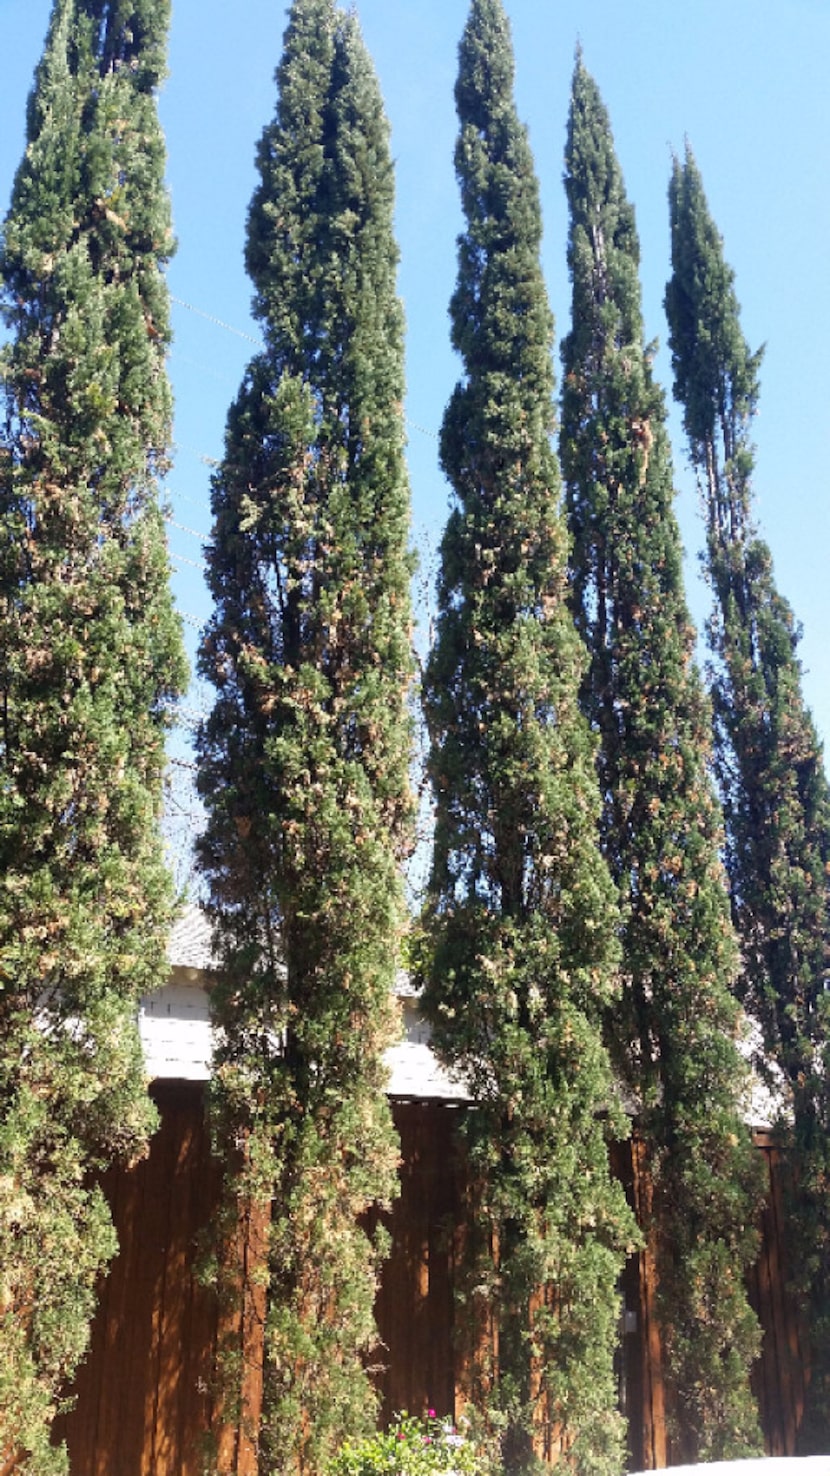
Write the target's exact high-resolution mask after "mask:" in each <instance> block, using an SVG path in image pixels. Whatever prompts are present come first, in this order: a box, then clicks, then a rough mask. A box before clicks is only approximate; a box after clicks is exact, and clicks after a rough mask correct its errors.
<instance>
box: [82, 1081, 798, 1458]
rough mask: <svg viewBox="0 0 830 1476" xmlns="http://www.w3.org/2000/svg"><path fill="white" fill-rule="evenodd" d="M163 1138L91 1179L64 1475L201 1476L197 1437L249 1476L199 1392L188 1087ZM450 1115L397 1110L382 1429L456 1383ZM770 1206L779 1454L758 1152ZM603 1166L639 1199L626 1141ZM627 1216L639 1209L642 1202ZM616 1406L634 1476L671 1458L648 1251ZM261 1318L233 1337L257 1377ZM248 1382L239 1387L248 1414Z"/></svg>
mask: <svg viewBox="0 0 830 1476" xmlns="http://www.w3.org/2000/svg"><path fill="white" fill-rule="evenodd" d="M154 1095H155V1097H156V1101H157V1103H158V1106H159V1109H160V1113H161V1127H160V1129H159V1132H158V1133H157V1134H156V1137H155V1138H154V1140H153V1144H152V1148H151V1151H150V1154H149V1157H148V1158H147V1159H146V1160H144V1161H143V1162H142V1163H140V1164H138V1165H137V1166H136V1167H135V1168H133V1169H132V1170H130V1171H129V1172H119V1171H114V1172H111V1173H110V1174H109V1175H107V1176H106V1178H105V1180H104V1188H105V1191H106V1193H107V1196H108V1198H109V1201H110V1204H111V1206H112V1209H113V1214H114V1218H115V1223H116V1227H117V1230H118V1235H119V1241H120V1245H121V1251H120V1254H119V1255H118V1257H117V1259H116V1260H115V1262H114V1264H113V1267H112V1270H111V1272H110V1275H109V1277H108V1278H107V1279H106V1281H105V1282H104V1284H103V1286H102V1293H101V1301H100V1306H99V1311H98V1316H97V1318H96V1322H95V1325H94V1329H93V1337H92V1346H91V1350H90V1354H89V1357H88V1359H87V1361H86V1363H85V1364H84V1366H83V1368H82V1369H81V1371H80V1374H79V1376H78V1379H77V1382H76V1386H75V1393H76V1396H77V1401H76V1405H75V1408H74V1410H73V1411H72V1412H71V1413H70V1414H69V1415H66V1416H64V1417H62V1418H61V1419H60V1420H59V1421H58V1422H57V1424H56V1427H55V1435H56V1438H61V1439H66V1440H67V1442H68V1445H69V1451H70V1458H71V1465H72V1471H73V1473H75V1476H202V1473H203V1471H204V1450H205V1441H206V1439H207V1438H208V1437H212V1438H213V1439H214V1440H217V1441H218V1442H219V1448H220V1451H221V1470H222V1472H223V1476H256V1459H255V1454H254V1451H253V1448H252V1446H251V1444H250V1443H249V1442H248V1441H247V1440H246V1439H245V1436H244V1432H243V1433H241V1432H240V1431H239V1430H237V1429H235V1428H230V1427H229V1426H227V1425H223V1424H222V1419H221V1412H220V1411H219V1410H217V1409H216V1408H215V1407H214V1404H213V1400H212V1395H211V1372H212V1361H213V1357H214V1352H215V1347H216V1341H217V1333H218V1323H217V1314H216V1308H215V1305H214V1303H213V1300H212V1298H211V1296H210V1294H209V1293H208V1292H206V1291H205V1290H204V1289H203V1288H202V1287H200V1285H199V1284H198V1282H197V1279H196V1277H195V1275H194V1263H195V1256H196V1245H197V1241H198V1236H199V1233H200V1231H202V1230H203V1229H204V1227H205V1226H206V1224H207V1223H208V1221H209V1219H210V1215H211V1211H212V1208H213V1206H214V1205H215V1203H216V1196H217V1193H218V1187H219V1176H218V1170H217V1165H216V1164H215V1162H214V1161H213V1160H212V1159H211V1156H210V1152H209V1146H208V1140H207V1132H206V1127H205V1122H204V1114H203V1090H202V1088H201V1086H200V1085H198V1084H194V1083H174V1082H164V1083H159V1084H158V1085H157V1086H156V1088H155V1091H154ZM459 1110H463V1109H459V1108H457V1107H452V1106H450V1105H448V1104H445V1103H440V1102H398V1103H396V1104H395V1107H394V1111H395V1120H396V1125H397V1128H398V1131H399V1133H400V1135H401V1147H402V1168H401V1197H400V1199H399V1200H398V1202H397V1204H396V1206H395V1209H394V1212H393V1214H392V1216H391V1218H390V1229H391V1232H392V1253H391V1256H390V1258H389V1260H388V1262H387V1264H386V1267H385V1270H384V1275H383V1281H382V1285H381V1288H380V1292H379V1296H378V1302H377V1309H376V1310H377V1320H378V1326H379V1330H380V1335H381V1338H382V1342H383V1350H382V1356H383V1361H384V1363H385V1365H386V1367H385V1371H384V1373H383V1374H382V1375H381V1376H380V1391H381V1396H382V1403H383V1414H384V1417H385V1418H388V1417H390V1416H391V1415H392V1414H393V1413H395V1412H396V1411H398V1410H400V1409H409V1410H411V1411H421V1410H424V1409H426V1408H427V1407H431V1408H435V1409H437V1410H439V1412H441V1413H451V1412H452V1411H453V1410H454V1407H455V1403H456V1399H457V1396H458V1392H459V1388H460V1385H461V1384H462V1382H463V1379H462V1378H461V1376H460V1375H461V1373H462V1372H463V1371H462V1370H459V1368H458V1367H457V1353H456V1343H455V1339H454V1336H453V1315H454V1305H453V1271H454V1261H455V1257H456V1255H457V1253H458V1238H457V1237H458V1226H459V1223H460V1219H461V1187H462V1182H463V1176H462V1171H461V1168H460V1163H459V1158H458V1153H457V1149H456V1142H455V1138H456V1134H455V1127H456V1124H457V1120H458V1112H459ZM759 1151H761V1152H763V1154H764V1156H765V1162H766V1166H767V1173H768V1176H769V1185H770V1194H769V1200H768V1206H767V1210H766V1212H765V1217H764V1224H763V1249H762V1254H761V1257H760V1260H759V1263H758V1266H757V1268H756V1271H755V1274H754V1277H753V1282H752V1286H751V1288H750V1290H751V1294H752V1297H753V1299H754V1303H755V1306H756V1310H757V1311H758V1313H759V1316H760V1319H761V1322H762V1326H763V1327H764V1329H765V1339H764V1353H763V1357H762V1359H761V1360H760V1362H759V1367H758V1370H757V1392H758V1397H759V1402H760V1408H761V1412H762V1419H763V1423H764V1429H765V1434H766V1438H767V1444H768V1449H769V1453H770V1454H791V1453H792V1452H793V1451H794V1449H795V1440H796V1433H797V1428H798V1422H799V1418H800V1414H801V1407H802V1404H803V1360H802V1349H801V1343H800V1340H799V1334H798V1328H797V1326H796V1323H795V1321H794V1319H793V1316H792V1312H791V1307H790V1305H789V1303H788V1300H787V1297H786V1276H785V1271H784V1264H783V1250H782V1239H781V1164H780V1161H779V1156H778V1153H777V1151H776V1149H775V1148H774V1146H773V1144H772V1142H771V1140H769V1139H768V1138H762V1139H760V1140H759ZM614 1167H615V1171H616V1172H617V1173H618V1174H619V1176H620V1178H621V1179H622V1180H623V1182H624V1183H625V1185H626V1188H627V1191H628V1193H629V1195H630V1196H631V1198H632V1201H633V1202H634V1203H636V1202H637V1200H638V1198H639V1197H640V1196H642V1195H644V1194H647V1192H648V1186H647V1181H646V1178H645V1175H644V1174H643V1172H642V1158H641V1149H640V1146H639V1145H638V1144H637V1142H636V1140H635V1141H634V1142H633V1143H632V1144H625V1145H620V1146H619V1147H618V1149H617V1150H616V1153H615V1159H614ZM639 1207H640V1209H641V1210H642V1209H643V1208H644V1206H643V1204H642V1203H641V1204H640V1206H639ZM621 1290H622V1301H623V1309H624V1310H623V1324H622V1331H623V1336H622V1338H621V1344H620V1356H619V1367H618V1374H619V1387H620V1401H621V1406H622V1408H623V1410H624V1412H625V1414H626V1416H627V1418H628V1425H629V1459H630V1463H631V1466H632V1468H649V1467H650V1468H657V1467H661V1466H664V1465H666V1464H667V1462H668V1461H669V1460H670V1459H679V1458H680V1457H681V1455H682V1453H681V1452H677V1451H673V1450H671V1448H670V1445H669V1443H668V1440H667V1435H666V1419H665V1399H664V1391H663V1382H662V1375H661V1361H660V1339H659V1332H658V1328H657V1323H656V1319H655V1316H654V1277H653V1273H652V1258H651V1256H650V1255H649V1253H648V1251H646V1253H645V1254H643V1255H642V1256H639V1257H634V1258H632V1260H631V1261H630V1263H629V1265H628V1266H627V1268H626V1272H625V1275H624V1278H623V1283H622V1288H621ZM261 1320H262V1319H261V1309H257V1308H252V1309H251V1315H250V1318H249V1323H248V1325H247V1326H246V1327H245V1328H244V1329H242V1331H241V1336H242V1338H243V1341H245V1343H246V1351H247V1353H248V1354H249V1357H250V1358H251V1363H252V1366H253V1368H254V1370H256V1369H257V1367H258V1353H257V1348H256V1347H255V1346H254V1344H255V1342H256V1339H257V1337H258V1335H259V1333H258V1330H259V1329H261ZM258 1397H259V1389H258V1383H257V1377H256V1373H255V1374H254V1376H253V1378H252V1382H251V1387H250V1388H249V1390H248V1406H249V1410H250V1411H251V1412H252V1413H253V1414H254V1415H255V1413H256V1405H257V1401H258Z"/></svg>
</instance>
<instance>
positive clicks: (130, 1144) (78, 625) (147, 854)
mask: <svg viewBox="0 0 830 1476" xmlns="http://www.w3.org/2000/svg"><path fill="white" fill-rule="evenodd" d="M167 20H168V4H167V0H141V3H138V0H136V3H133V4H125V3H119V4H110V3H106V0H56V3H55V5H54V7H53V12H52V19H51V24H50V27H49V32H48V36H47V40H46V46H45V51H44V54H43V58H42V61H41V63H40V66H39V68H38V71H37V74H36V79H35V85H34V89H33V91H32V94H31V97H30V100H29V109H28V128H27V148H26V154H25V156H24V158H23V161H22V163H21V165H20V168H19V170H18V173H17V177H16V180H15V184H14V191H13V196H12V203H11V209H10V212H9V214H8V216H7V219H6V222H5V226H4V232H3V240H2V250H0V273H2V308H3V316H4V319H5V322H6V325H7V329H8V331H9V342H8V344H7V346H6V348H5V349H4V350H3V357H2V376H3V380H2V393H3V400H4V408H5V415H4V426H3V435H2V450H1V451H0V455H2V460H1V461H0V713H2V720H1V721H0V755H1V756H2V784H0V1165H2V1169H1V1170H0V1268H2V1280H1V1281H0V1466H4V1467H5V1462H6V1460H7V1459H8V1457H9V1454H10V1452H12V1451H13V1450H14V1448H15V1447H18V1448H20V1449H21V1450H22V1451H24V1452H27V1453H28V1455H27V1457H26V1459H25V1460H24V1464H23V1466H21V1468H20V1469H21V1470H25V1471H27V1472H31V1473H37V1476H46V1473H51V1472H54V1471H61V1470H63V1469H65V1455H64V1452H62V1451H57V1450H56V1451H50V1450H49V1447H48V1432H49V1425H50V1423H51V1419H52V1416H53V1415H54V1412H55V1403H56V1399H57V1396H58V1392H59V1390H60V1388H61V1385H62V1383H63V1382H64V1380H65V1379H66V1378H67V1376H69V1375H70V1374H71V1373H72V1371H73V1369H74V1368H75V1367H76V1365H77V1364H78V1362H79V1360H80V1359H81V1357H82V1356H83V1353H84V1350H85V1347H86V1342H87V1329H88V1323H89V1319H90V1316H91V1313H92V1310H93V1305H94V1285H95V1280H96V1277H97V1275H98V1273H99V1272H100V1271H101V1269H102V1268H103V1267H104V1266H105V1265H106V1262H107V1261H108V1259H109V1258H110V1256H111V1255H112V1253H113V1250H114V1248H115V1247H114V1232H113V1229H112V1225H111V1221H110V1217H109V1212H108V1210H107V1208H106V1205H105V1204H104V1201H103V1197H102V1196H101V1194H100V1193H99V1191H98V1190H97V1189H95V1188H93V1187H91V1181H90V1174H91V1172H92V1170H94V1169H95V1168H97V1167H99V1166H101V1165H103V1164H106V1163H107V1162H109V1161H111V1160H112V1159H114V1158H122V1159H123V1158H130V1157H135V1156H137V1155H139V1154H140V1153H141V1152H142V1151H143V1148H144V1145H145V1143H146V1137H147V1132H148V1129H149V1127H150V1126H151V1112H150V1108H149V1104H148V1101H147V1096H146V1090H145V1083H144V1079H143V1070H142V1064H141V1055H140V1049H139V1043H138V1036H137V1029H136V1019H135V1017H136V1006H137V1000H138V997H139V996H140V995H141V994H143V993H144V992H145V991H147V990H149V989H152V988H153V987H154V986H155V985H157V984H158V983H160V982H161V981H162V979H163V978H164V976H165V973H166V966H165V958H164V943H165V933H166V930H167V926H168V924H169V920H170V913H171V896H170V887H169V882H168V877H167V874H166V871H165V868H164V865H163V861H162V854H161V846H160V840H159V834H158V819H159V810H160V804H161V785H162V774H163V766H164V734H165V729H166V727H167V722H168V711H169V704H170V701H171V699H172V698H173V697H174V696H175V695H176V694H177V692H178V691H179V690H180V688H181V686H182V684H183V681H184V675H185V674H184V668H183V656H182V651H181V644H180V632H179V628H178V622H177V620H176V619H175V616H174V614H173V611H172V606H171V600H170V594H169V588H168V565H167V554H166V544H165V538H164V528H163V523H162V519H161V514H160V511H159V506H158V500H157V488H156V475H157V473H158V472H159V470H160V469H162V468H163V467H164V465H165V457H166V448H167V444H168V439H169V432H170V394H169V388H168V384H167V380H166V377H165V369H164V356H165V351H166V346H167V342H168V337H169V334H168V318H167V295H166V289H165V287H164V282H163V278H162V275H161V268H162V266H163V265H164V263H165V261H166V260H167V258H168V257H169V255H170V251H171V248H172V238H171V233H170V222H169V212H168V203H167V199H166V196H165V192H164V189H163V184H162V175H163V165H164V149H163V141H162V137H161V133H160V129H159V124H158V120H157V114H156V101H155V93H156V89H157V86H158V83H159V80H160V77H161V75H162V72H163V67H164V54H165V38H166V28H167Z"/></svg>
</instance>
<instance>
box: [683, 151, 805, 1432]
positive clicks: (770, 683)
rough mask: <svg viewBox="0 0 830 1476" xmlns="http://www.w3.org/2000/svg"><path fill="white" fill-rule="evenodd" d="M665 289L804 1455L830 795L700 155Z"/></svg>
mask: <svg viewBox="0 0 830 1476" xmlns="http://www.w3.org/2000/svg"><path fill="white" fill-rule="evenodd" d="M669 202H670V211H671V228H672V264H673V275H672V278H671V281H670V282H669V284H668V288H667V291H666V311H667V314H668V319H669V326H670V334H671V337H670V342H671V348H672V362H673V365H674V373H675V395H676V397H677V399H678V400H679V401H680V402H681V404H682V405H683V413H684V421H685V426H686V432H687V435H688V439H689V448H690V453H691V459H692V463H693V465H694V466H695V468H696V470H697V474H698V480H699V484H700V488H701V491H702V493H703V497H704V505H705V510H706V568H707V572H708V575H709V579H710V582H711V585H712V590H713V594H714V602H715V603H714V611H713V614H712V617H711V620H710V622H709V626H708V635H709V642H710V646H711V649H712V653H713V656H714V669H713V698H714V708H715V740H716V761H717V773H718V778H719V781H720V788H721V793H722V796H723V803H724V812H725V819H726V831H727V846H726V864H727V869H728V872H729V879H730V883H731V897H732V911H733V917H734V920H735V924H736V927H737V931H738V935H739V937H740V941H741V973H740V977H739V980H738V984H739V989H740V996H741V999H742V1001H743V1003H744V1005H745V1007H746V1009H747V1011H748V1013H749V1014H750V1016H751V1017H752V1018H753V1020H755V1021H756V1022H757V1025H758V1027H759V1037H760V1042H761V1050H760V1051H759V1057H760V1059H759V1063H758V1064H759V1069H760V1070H761V1071H764V1070H770V1069H771V1070H772V1071H773V1072H774V1070H775V1068H776V1067H777V1068H778V1070H779V1073H780V1074H779V1076H778V1081H779V1082H780V1081H781V1080H783V1082H784V1085H785V1099H784V1100H783V1101H782V1103H781V1109H782V1113H781V1122H780V1125H779V1126H780V1131H781V1135H782V1138H783V1140H784V1141H785V1142H786V1143H787V1144H788V1145H789V1154H790V1160H791V1163H792V1166H793V1181H794V1184H793V1188H794V1192H793V1194H792V1196H791V1202H790V1204H789V1232H788V1233H789V1237H790V1242H791V1245H792V1262H793V1266H794V1267H795V1268H797V1269H796V1283H797V1291H798V1293H799V1295H800V1296H801V1298H802V1299H803V1305H804V1310H805V1326H806V1327H807V1328H808V1329H809V1332H810V1341H811V1366H812V1376H811V1379H810V1383H809V1392H808V1399H807V1407H806V1410H805V1416H804V1423H803V1427H802V1432H801V1442H802V1446H803V1449H804V1450H805V1451H811V1450H812V1451H821V1450H825V1449H826V1448H827V1442H828V1438H830V1290H829V1289H830V1199H828V1184H830V1147H828V1144H830V1045H828V1014H829V1012H828V1003H827V995H826V993H825V990H826V980H827V973H828V947H829V945H830V894H829V893H828V887H829V886H830V882H829V881H828V875H829V874H830V788H829V787H828V783H827V778H826V775H825V770H824V766H823V762H822V753H821V745H820V743H819V740H818V737H817V734H816V730H815V727H814V724H813V721H812V718H811V717H810V714H809V712H808V711H807V708H806V707H805V704H804V697H803V693H802V688H801V667H800V663H799V661H798V658H797V655H796V648H797V642H798V629H797V626H796V622H795V620H794V617H793V613H792V611H791V609H790V607H789V605H788V604H787V602H786V600H784V599H783V598H782V596H781V595H780V594H779V593H778V590H777V588H776V585H775V579H774V574H773V567H772V559H771V556H770V552H769V549H768V548H767V546H766V544H765V543H764V542H763V541H762V540H761V539H760V538H759V536H758V533H757V531H756V529H755V526H754V522H753V499H752V474H753V471H754V462H755V452H754V447H753V444H752V439H751V422H752V417H753V415H754V413H755V407H756V403H757V397H758V367H759V364H760V359H761V354H760V352H758V353H755V354H752V353H750V351H749V349H748V347H747V344H746V341H745V339H744V337H743V334H742V332H741V326H740V313H739V308H738V303H737V299H736V296H735V290H734V285H733V284H734V273H733V272H732V270H731V269H730V267H729V266H728V265H727V263H726V262H725V260H724V256H723V242H722V240H721V238H720V235H719V234H718V231H717V229H716V227H715V224H714V222H713V220H712V218H711V215H710V213H709V209H708V206H707V203H706V198H705V195H704V191H703V184H702V181H701V178H700V173H699V171H698V169H697V166H696V164H695V161H694V159H693V157H692V155H691V153H690V152H689V151H688V150H687V153H686V157H685V160H684V161H683V162H682V163H681V161H680V160H675V164H674V169H673V173H672V180H671V186H670V191H669Z"/></svg>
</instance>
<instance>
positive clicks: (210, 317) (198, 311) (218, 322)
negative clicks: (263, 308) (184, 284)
mask: <svg viewBox="0 0 830 1476" xmlns="http://www.w3.org/2000/svg"><path fill="white" fill-rule="evenodd" d="M170 301H171V302H175V303H177V304H178V306H179V307H183V308H186V309H187V311H188V312H189V313H195V315H196V317H197V318H204V320H205V322H206V323H212V324H213V325H214V327H216V328H224V330H225V332H226V333H233V334H234V335H235V337H236V338H244V339H245V340H246V342H247V343H253V344H255V345H256V347H257V348H258V349H262V348H264V347H265V345H264V343H263V340H262V339H261V338H255V337H254V335H253V334H252V333H246V332H245V330H244V329H243V328H234V326H233V324H232V323H226V322H225V321H224V320H223V319H222V318H217V317H216V316H215V314H214V313H206V312H205V310H204V308H199V307H196V306H195V305H194V304H193V303H192V302H185V300H184V298H183V297H176V295H175V293H173V292H171V294H170ZM404 420H405V421H406V424H407V425H408V426H409V428H410V430H415V431H418V433H419V435H422V436H428V437H429V439H430V440H431V441H437V440H438V432H437V431H433V430H428V429H427V427H426V426H425V425H419V424H418V422H417V421H415V420H410V418H409V416H408V415H405V416H404ZM202 460H204V461H208V458H207V457H203V458H202ZM216 464H217V463H215V462H209V465H216Z"/></svg>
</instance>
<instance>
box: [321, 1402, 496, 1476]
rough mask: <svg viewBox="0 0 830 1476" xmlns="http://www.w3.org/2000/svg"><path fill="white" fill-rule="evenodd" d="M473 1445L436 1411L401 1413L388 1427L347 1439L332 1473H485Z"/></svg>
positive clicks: (433, 1475)
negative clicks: (367, 1434) (416, 1414)
mask: <svg viewBox="0 0 830 1476" xmlns="http://www.w3.org/2000/svg"><path fill="white" fill-rule="evenodd" d="M483 1471H484V1467H483V1465H482V1463H481V1462H480V1461H479V1458H478V1456H477V1454H476V1451H475V1449H474V1447H473V1446H472V1445H471V1444H470V1442H469V1440H467V1439H465V1437H464V1436H463V1435H462V1434H461V1433H460V1432H459V1431H458V1430H457V1428H456V1427H455V1425H454V1424H453V1423H452V1421H451V1420H449V1419H438V1417H437V1416H436V1414H435V1411H434V1410H432V1409H431V1410H429V1412H428V1413H427V1414H426V1415H424V1416H423V1417H422V1418H421V1419H416V1418H415V1416H413V1415H408V1414H406V1413H404V1414H401V1415H399V1416H398V1417H397V1418H396V1419H395V1421H394V1422H393V1424H392V1425H390V1427H389V1429H388V1430H386V1431H384V1432H380V1431H379V1432H377V1433H376V1434H374V1435H370V1436H368V1437H367V1438H366V1439H365V1440H355V1441H347V1442H346V1444H345V1445H344V1446H343V1448H342V1449H341V1451H340V1453H339V1454H338V1456H337V1457H336V1459H335V1460H334V1462H333V1464H332V1465H331V1466H330V1467H329V1476H483Z"/></svg>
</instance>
